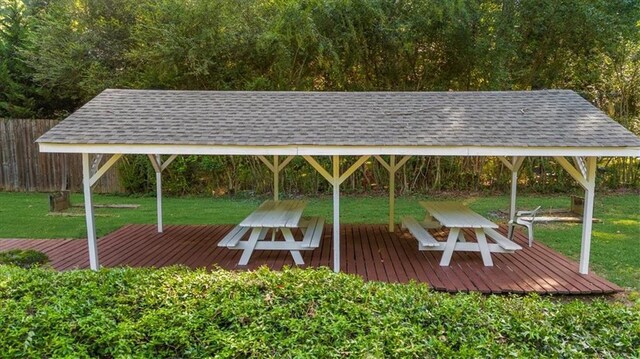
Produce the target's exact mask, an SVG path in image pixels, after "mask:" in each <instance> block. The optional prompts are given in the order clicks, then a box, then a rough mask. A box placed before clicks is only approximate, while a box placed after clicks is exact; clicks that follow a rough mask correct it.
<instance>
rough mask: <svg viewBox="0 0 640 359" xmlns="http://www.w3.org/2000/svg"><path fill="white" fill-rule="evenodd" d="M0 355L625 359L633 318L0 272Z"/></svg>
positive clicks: (426, 297) (622, 310) (125, 275)
mask: <svg viewBox="0 0 640 359" xmlns="http://www.w3.org/2000/svg"><path fill="white" fill-rule="evenodd" d="M0 337H2V339H3V340H2V341H0V356H2V357H3V358H12V357H63V356H64V357H74V358H82V357H128V356H134V357H193V358H200V357H210V356H213V355H215V356H217V357H247V356H250V357H344V356H356V357H421V358H422V357H435V356H442V357H449V356H452V355H455V356H456V357H507V356H509V357H513V356H525V357H534V356H540V357H579V356H596V357H625V356H626V357H632V356H634V355H638V354H639V352H638V348H640V307H638V306H637V305H635V306H629V305H626V304H621V303H613V302H607V301H604V300H594V301H592V302H584V301H580V300H575V301H554V300H551V299H547V298H540V297H538V296H527V297H519V296H513V297H512V296H488V297H485V296H482V295H479V294H459V295H455V296H452V295H449V294H445V293H437V292H432V291H430V290H429V289H428V288H427V287H426V286H424V285H420V284H415V283H414V284H408V285H398V284H385V283H364V282H363V281H362V279H360V278H359V277H355V276H350V275H345V274H334V273H332V272H330V271H329V270H297V269H294V270H284V271H283V272H271V271H268V270H266V269H262V270H259V271H257V272H244V273H242V272H235V273H234V272H228V271H223V270H215V271H213V272H206V271H202V270H200V271H193V270H188V269H184V268H163V269H157V270H156V269H108V270H101V271H100V272H97V273H94V272H91V271H71V272H65V273H58V272H54V271H48V270H41V269H36V270H23V269H19V268H17V267H9V266H0Z"/></svg>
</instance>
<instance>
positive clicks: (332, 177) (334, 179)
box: [303, 155, 402, 273]
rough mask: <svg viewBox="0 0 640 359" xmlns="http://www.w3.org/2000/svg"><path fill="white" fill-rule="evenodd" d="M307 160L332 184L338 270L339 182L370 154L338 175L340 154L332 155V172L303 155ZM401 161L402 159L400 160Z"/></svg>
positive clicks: (334, 236) (335, 267) (337, 269)
mask: <svg viewBox="0 0 640 359" xmlns="http://www.w3.org/2000/svg"><path fill="white" fill-rule="evenodd" d="M303 157H304V159H305V160H307V162H309V164H310V165H311V166H312V167H313V168H314V169H315V170H316V171H318V173H320V175H322V177H324V178H325V179H326V180H327V181H328V182H329V183H331V185H332V186H333V271H334V272H336V273H337V272H340V184H342V182H344V181H345V180H346V179H347V178H348V177H349V176H350V175H351V174H353V172H355V171H356V170H357V169H358V167H360V166H362V164H363V163H365V162H366V161H367V159H369V157H371V156H361V157H360V158H359V159H358V160H357V161H356V162H355V163H354V164H352V165H351V167H349V168H348V169H347V170H346V171H344V173H343V174H342V175H340V156H337V155H334V156H332V161H333V171H332V172H333V174H331V173H329V172H328V171H327V170H325V169H324V168H323V167H322V165H321V164H320V163H318V161H316V160H315V159H314V158H313V157H312V156H308V155H305V156H303ZM400 162H401V163H402V161H400Z"/></svg>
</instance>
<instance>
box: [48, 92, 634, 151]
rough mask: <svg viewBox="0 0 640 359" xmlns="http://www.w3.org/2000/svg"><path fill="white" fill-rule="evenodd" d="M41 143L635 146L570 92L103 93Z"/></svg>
mask: <svg viewBox="0 0 640 359" xmlns="http://www.w3.org/2000/svg"><path fill="white" fill-rule="evenodd" d="M38 142H45V143H64V144H164V145H167V144H194V145H255V146H273V145H321V146H333V145H336V146H352V145H353V146H508V147H523V146H524V147H527V146H534V147H556V146H560V147H628V146H631V147H636V146H640V138H638V137H637V136H635V135H634V134H632V133H631V132H629V131H628V130H626V129H625V128H624V127H622V126H621V125H619V124H618V123H616V122H615V121H613V120H612V119H611V118H609V117H608V116H606V115H605V114H604V113H602V112H601V111H600V110H598V109H597V108H596V107H594V106H593V105H591V104H590V103H589V102H588V101H586V100H585V99H583V98H582V97H580V96H579V95H578V94H576V93H575V92H573V91H569V90H548V91H497V92H227V91H165V90H120V89H113V90H105V91H103V92H102V93H101V94H99V95H98V96H96V97H95V98H94V99H92V100H91V101H89V102H88V103H87V104H85V105H84V106H82V107H81V108H80V109H79V110H77V111H76V112H75V113H73V114H72V115H70V116H69V117H67V118H66V119H65V120H64V121H62V122H61V123H60V124H58V125H57V126H55V127H54V128H52V129H51V130H49V131H48V132H47V133H45V134H44V135H43V136H42V137H40V138H39V139H38Z"/></svg>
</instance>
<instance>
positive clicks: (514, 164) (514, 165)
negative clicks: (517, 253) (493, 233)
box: [507, 156, 524, 238]
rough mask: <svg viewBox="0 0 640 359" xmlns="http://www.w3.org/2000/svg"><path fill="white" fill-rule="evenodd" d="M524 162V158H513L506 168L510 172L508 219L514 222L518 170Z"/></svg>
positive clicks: (509, 234) (511, 228)
mask: <svg viewBox="0 0 640 359" xmlns="http://www.w3.org/2000/svg"><path fill="white" fill-rule="evenodd" d="M523 161H524V157H517V156H513V158H512V159H511V162H510V163H509V162H507V163H509V166H507V167H508V168H509V169H510V170H511V199H510V206H509V219H510V220H512V221H515V219H516V199H517V193H518V170H520V167H521V166H522V162H523ZM513 229H514V228H513V226H509V229H508V230H509V233H508V234H507V237H508V238H511V231H513Z"/></svg>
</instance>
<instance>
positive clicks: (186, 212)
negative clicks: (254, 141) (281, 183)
mask: <svg viewBox="0 0 640 359" xmlns="http://www.w3.org/2000/svg"><path fill="white" fill-rule="evenodd" d="M424 198H425V197H401V198H398V199H397V201H396V217H397V219H399V218H400V217H401V216H404V215H414V216H416V217H420V216H423V215H424V212H423V210H422V209H421V207H420V206H419V205H418V201H419V200H423V199H424ZM263 199H264V198H251V199H239V198H231V199H230V198H205V197H194V198H165V200H164V214H165V215H164V222H165V223H166V224H229V223H238V222H239V221H241V220H242V219H243V218H244V217H245V216H246V215H247V214H249V213H250V212H251V211H252V210H254V209H255V208H256V207H257V206H258V204H259V203H260V202H261V201H262V200H263ZM437 199H443V198H442V197H438V198H437ZM458 200H459V199H458ZM94 201H95V203H96V204H138V205H140V207H139V208H136V209H112V208H97V209H96V215H97V217H96V222H97V228H98V235H99V236H100V235H104V234H107V233H109V232H111V231H113V230H115V229H117V228H119V227H121V226H123V225H125V224H128V223H154V222H155V213H156V212H155V211H156V208H155V203H156V199H155V198H153V197H122V196H107V195H96V196H95V197H94ZM81 202H82V196H80V195H74V196H73V197H72V203H74V204H80V203H81ZM464 202H465V203H467V204H468V205H470V206H471V208H473V209H474V210H476V211H478V212H479V213H482V214H484V215H486V216H488V217H489V218H490V219H492V220H494V221H496V222H500V221H504V218H502V217H495V216H493V214H495V213H496V212H499V211H504V212H506V211H507V210H508V206H509V198H508V196H487V197H465V198H464ZM0 203H1V205H0V238H83V237H85V235H86V234H85V222H84V217H83V216H82V208H73V209H72V210H70V211H68V212H69V213H75V214H77V215H78V216H50V215H47V212H48V198H47V194H42V193H6V192H0ZM518 205H519V208H534V207H535V206H538V205H542V206H543V209H545V210H548V209H559V208H568V207H569V199H568V196H553V197H551V196H532V195H523V196H521V197H519V199H518ZM387 211H388V207H387V198H386V197H344V198H342V200H341V212H342V213H341V218H342V222H343V223H386V221H387ZM305 213H306V214H308V215H322V216H325V217H326V218H327V219H328V220H330V219H331V218H332V215H331V213H332V209H331V199H330V198H311V199H309V204H308V206H307V209H306V211H305ZM595 216H596V217H597V218H599V219H601V220H602V222H601V223H596V224H594V227H593V242H592V249H591V263H592V268H593V269H594V270H595V271H596V272H598V273H600V274H602V275H603V276H605V277H606V278H608V279H609V280H611V281H613V282H615V283H617V284H619V285H622V286H625V287H630V288H634V289H636V290H638V289H640V197H639V196H638V195H637V194H626V195H596V204H595ZM535 231H536V232H535V233H536V240H539V241H542V242H544V243H546V244H547V245H549V246H551V247H552V248H553V249H555V250H558V251H560V252H562V253H564V254H566V255H568V256H569V257H571V258H574V259H577V258H578V256H579V253H580V235H581V231H582V226H581V225H580V224H537V225H536V227H535Z"/></svg>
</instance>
